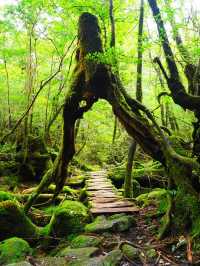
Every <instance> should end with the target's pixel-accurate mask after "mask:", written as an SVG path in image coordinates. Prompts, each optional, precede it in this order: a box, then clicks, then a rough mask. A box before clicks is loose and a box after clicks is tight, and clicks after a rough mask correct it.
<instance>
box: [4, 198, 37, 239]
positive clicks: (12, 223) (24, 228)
mask: <svg viewBox="0 0 200 266" xmlns="http://www.w3.org/2000/svg"><path fill="white" fill-rule="evenodd" d="M0 228H1V231H0V240H4V239H6V238H9V237H12V236H17V237H21V238H29V239H30V238H38V237H39V235H40V233H41V231H40V228H39V227H37V226H36V225H34V224H33V223H32V222H31V220H30V219H29V218H28V217H27V216H26V215H25V213H24V211H23V208H22V207H21V205H20V204H19V203H18V202H17V201H13V200H6V201H2V202H0Z"/></svg>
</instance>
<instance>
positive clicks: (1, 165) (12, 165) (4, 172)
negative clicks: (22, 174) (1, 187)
mask: <svg viewBox="0 0 200 266" xmlns="http://www.w3.org/2000/svg"><path fill="white" fill-rule="evenodd" d="M18 167H19V163H17V162H15V161H8V162H5V161H0V175H1V176H10V175H13V174H16V172H17V170H18Z"/></svg>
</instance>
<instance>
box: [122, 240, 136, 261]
mask: <svg viewBox="0 0 200 266" xmlns="http://www.w3.org/2000/svg"><path fill="white" fill-rule="evenodd" d="M122 252H123V254H124V255H125V256H126V257H128V258H129V259H130V260H133V261H134V260H135V259H138V257H139V250H138V249H137V248H135V247H133V246H131V245H128V244H124V245H123V246H122Z"/></svg>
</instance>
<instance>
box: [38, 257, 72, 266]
mask: <svg viewBox="0 0 200 266" xmlns="http://www.w3.org/2000/svg"><path fill="white" fill-rule="evenodd" d="M36 262H37V264H36V265H41V266H52V265H54V266H66V265H68V262H67V259H66V258H64V257H44V258H40V259H37V260H36Z"/></svg>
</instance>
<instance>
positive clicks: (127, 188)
mask: <svg viewBox="0 0 200 266" xmlns="http://www.w3.org/2000/svg"><path fill="white" fill-rule="evenodd" d="M143 24H144V1H143V0H141V3H140V16H139V26H138V48H137V50H138V58H137V59H138V61H137V81H136V99H137V100H138V101H139V102H142V54H143V53H142V43H143V40H142V38H143ZM136 147H137V144H136V141H135V140H132V141H131V143H130V146H129V150H128V161H127V166H126V176H125V181H124V195H125V197H127V198H132V197H133V189H134V188H133V181H132V167H133V160H134V157H135V152H136Z"/></svg>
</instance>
